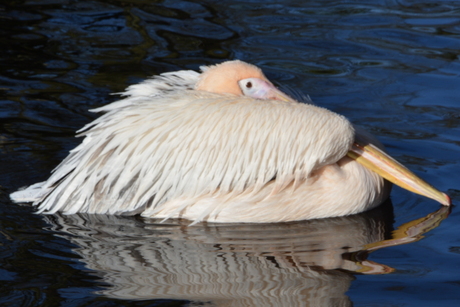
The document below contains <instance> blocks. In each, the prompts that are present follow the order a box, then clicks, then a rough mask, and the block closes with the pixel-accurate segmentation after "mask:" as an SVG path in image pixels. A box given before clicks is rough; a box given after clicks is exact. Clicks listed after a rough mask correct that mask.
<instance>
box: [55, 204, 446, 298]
mask: <svg viewBox="0 0 460 307" xmlns="http://www.w3.org/2000/svg"><path fill="white" fill-rule="evenodd" d="M392 210H393V209H392V205H391V203H390V202H387V203H386V204H385V205H383V206H381V207H379V208H377V209H374V210H372V211H370V212H366V213H362V214H358V215H354V216H348V217H339V218H330V219H320V220H311V221H302V222H293V223H280V224H260V225H257V224H255V225H254V224H236V225H234V224H199V225H193V226H189V222H187V221H180V220H175V221H167V222H165V223H161V224H160V223H158V222H156V221H155V220H150V219H141V218H137V217H120V216H107V215H90V214H77V215H51V216H46V221H47V222H48V223H50V224H51V225H52V230H53V231H56V234H57V235H58V236H62V237H63V238H65V239H67V240H69V241H70V242H72V243H73V244H75V245H76V246H77V247H76V248H73V250H74V251H75V252H76V253H77V254H78V255H79V256H81V257H82V259H81V261H82V262H83V263H84V264H85V266H86V268H88V269H90V270H91V271H93V272H94V274H95V275H96V276H98V277H100V278H101V279H102V281H103V282H104V283H105V284H107V286H106V287H104V288H103V289H102V290H100V291H98V293H99V294H101V295H103V296H105V297H110V298H116V299H129V300H150V299H173V300H187V301H195V302H200V303H203V304H205V305H209V306H214V305H216V306H351V305H352V303H351V301H350V299H349V298H348V296H347V295H346V294H345V293H346V292H347V290H348V288H349V287H350V283H351V282H352V280H354V274H356V273H358V274H387V273H390V272H393V271H394V269H393V268H391V267H388V266H386V265H385V264H381V263H376V262H373V261H370V260H367V257H368V254H369V253H370V252H372V251H374V250H376V249H380V248H384V247H388V246H395V245H400V244H406V243H410V242H413V241H416V240H419V239H420V238H421V237H422V235H423V234H424V233H425V232H427V231H429V230H431V229H433V228H434V227H437V226H438V225H439V223H440V222H441V221H442V220H443V219H445V218H446V217H447V216H448V214H449V209H448V208H447V207H442V208H441V209H440V210H438V211H436V212H434V213H431V214H429V215H428V216H426V217H424V218H421V219H418V220H414V221H411V222H408V223H406V224H403V225H401V226H399V227H398V228H397V229H396V230H393V229H392V225H393V211H392Z"/></svg>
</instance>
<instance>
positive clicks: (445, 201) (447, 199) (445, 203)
mask: <svg viewBox="0 0 460 307" xmlns="http://www.w3.org/2000/svg"><path fill="white" fill-rule="evenodd" d="M442 194H443V195H444V197H445V200H444V202H442V204H443V205H444V206H447V207H450V206H451V205H452V200H451V199H450V197H449V195H447V194H446V193H442Z"/></svg>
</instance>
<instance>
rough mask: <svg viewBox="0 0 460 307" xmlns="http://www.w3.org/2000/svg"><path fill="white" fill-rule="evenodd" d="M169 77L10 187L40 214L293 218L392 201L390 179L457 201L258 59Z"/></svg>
mask: <svg viewBox="0 0 460 307" xmlns="http://www.w3.org/2000/svg"><path fill="white" fill-rule="evenodd" d="M201 70H202V72H201V73H198V72H194V71H189V70H185V71H177V72H169V73H164V74H161V75H159V76H157V77H154V78H153V79H149V80H146V81H144V82H142V83H140V84H137V85H132V86H130V87H128V88H127V89H126V91H125V92H124V93H122V97H123V98H122V99H121V100H119V101H116V102H114V103H111V104H109V105H106V106H103V107H101V108H98V109H95V110H92V111H94V112H98V113H103V115H102V116H100V117H99V118H98V119H96V120H95V121H93V122H92V123H90V124H88V125H86V126H85V127H83V128H82V129H81V130H79V131H78V133H79V134H78V136H83V137H84V139H83V142H82V143H81V144H80V145H79V146H77V147H76V148H75V149H73V150H72V151H70V154H69V155H68V156H67V158H66V159H64V161H62V162H61V164H59V165H58V166H57V167H56V169H54V171H53V173H52V175H51V176H50V178H49V179H48V180H47V181H45V182H41V183H37V184H34V185H32V186H30V187H28V188H26V189H25V190H22V191H18V192H15V193H13V194H11V199H12V200H13V201H15V202H32V203H33V205H35V206H38V213H50V214H52V213H55V212H57V211H61V212H64V213H65V214H73V213H77V212H81V213H94V214H120V215H121V214H123V215H133V214H141V215H142V216H145V217H152V218H163V219H168V218H184V219H188V220H191V221H194V222H200V221H208V222H248V223H270V222H286V221H294V220H305V219H315V218H325V217H333V216H344V215H350V214H355V213H359V212H362V211H366V210H369V209H371V208H374V207H376V206H378V205H379V204H381V203H382V202H383V201H384V200H385V199H386V198H387V197H388V196H389V193H390V189H391V183H390V182H389V181H391V182H393V183H395V184H397V185H400V186H402V187H403V188H406V189H408V190H410V191H413V192H416V193H419V194H422V195H425V196H427V197H430V198H432V199H434V200H437V201H438V202H440V203H442V204H444V205H446V206H448V205H450V199H449V197H448V196H447V195H446V194H444V193H442V192H439V191H438V190H436V189H435V188H433V187H431V186H430V185H429V184H427V183H425V182H424V181H423V180H421V179H419V178H418V177H416V176H415V175H414V174H413V173H410V171H409V170H407V169H406V168H405V167H404V166H402V165H400V164H399V163H398V162H396V161H395V160H394V159H392V158H391V157H390V156H388V155H387V154H385V153H384V152H383V147H382V145H381V144H380V143H379V142H378V141H377V140H376V139H375V138H374V137H372V136H371V135H370V134H369V133H367V132H365V131H364V130H362V129H360V128H357V127H354V126H353V125H352V124H351V123H350V122H349V121H348V120H347V119H346V118H345V117H343V116H341V115H338V114H335V113H333V112H331V111H329V110H326V109H324V108H321V107H318V106H315V105H313V104H311V103H301V102H298V101H296V100H295V99H293V98H291V97H290V96H288V95H287V94H285V93H283V92H282V91H280V90H278V89H277V88H276V87H275V86H274V85H273V84H272V83H271V82H270V81H269V80H268V79H267V78H266V77H265V75H264V74H263V72H262V71H261V70H260V69H259V68H257V67H256V66H253V65H251V64H247V63H245V62H242V61H229V62H224V63H221V64H218V65H214V66H208V67H201Z"/></svg>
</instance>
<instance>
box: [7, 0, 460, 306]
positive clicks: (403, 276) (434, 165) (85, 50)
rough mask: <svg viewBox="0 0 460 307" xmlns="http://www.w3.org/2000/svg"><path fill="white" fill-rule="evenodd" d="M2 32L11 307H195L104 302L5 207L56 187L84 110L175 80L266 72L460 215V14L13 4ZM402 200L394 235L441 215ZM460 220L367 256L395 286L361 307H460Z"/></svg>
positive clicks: (397, 198)
mask: <svg viewBox="0 0 460 307" xmlns="http://www.w3.org/2000/svg"><path fill="white" fill-rule="evenodd" d="M0 20H1V21H2V22H1V24H0V31H1V32H0V33H1V35H0V40H1V46H2V47H1V48H0V55H1V56H0V65H1V66H0V305H2V306H3V305H4V306H7V305H8V306H186V305H189V304H195V303H190V301H193V299H190V298H184V299H181V298H171V297H165V298H163V299H162V298H158V297H157V298H154V299H150V300H146V299H142V300H136V299H132V298H131V299H128V298H114V297H109V296H107V295H104V294H101V293H100V292H97V291H99V290H100V289H103V288H104V287H110V285H107V280H105V281H104V279H103V278H102V277H101V275H98V274H97V273H95V271H96V270H95V269H94V268H91V267H88V265H87V264H86V263H85V261H84V256H83V253H80V254H79V253H78V251H79V250H81V249H82V248H83V247H82V246H80V245H79V244H78V236H79V234H78V231H77V232H75V233H73V232H72V233H73V236H74V237H76V239H75V240H73V239H71V238H69V237H66V235H68V233H70V231H68V230H66V231H67V232H66V233H65V234H66V235H64V234H63V233H64V231H63V230H62V226H56V225H53V223H52V222H50V221H49V220H47V219H46V218H45V217H42V216H40V215H35V214H34V213H33V212H34V210H33V209H31V208H29V207H27V206H18V205H14V204H12V203H11V202H10V201H9V200H8V197H7V195H8V193H10V192H13V191H15V190H16V189H17V188H19V187H21V186H24V185H28V184H32V183H35V182H38V181H42V180H45V179H46V178H47V177H48V175H49V172H50V171H51V170H52V169H53V168H54V167H55V166H56V165H57V164H58V163H59V162H60V161H61V160H62V159H63V158H64V157H65V156H66V155H67V153H68V151H69V150H71V149H72V148H73V147H75V146H76V145H77V144H78V143H79V142H80V140H79V139H77V138H74V134H75V131H76V130H78V129H79V128H81V127H82V126H83V125H85V124H86V123H88V122H90V121H91V120H92V119H94V118H95V116H96V115H95V114H93V113H90V112H88V109H91V108H95V107H98V106H101V105H104V104H107V103H110V102H112V101H114V100H115V99H116V97H115V96H111V95H109V94H110V93H116V92H120V91H123V90H124V89H125V88H126V87H127V86H129V85H130V84H133V83H137V82H139V81H142V80H144V79H146V78H148V77H149V76H152V75H156V74H159V73H162V72H166V71H174V70H181V69H194V70H196V69H198V68H199V66H201V65H207V64H213V63H219V62H221V61H223V60H227V59H241V60H244V61H247V62H250V63H252V64H255V65H257V66H259V67H261V68H262V69H263V70H264V71H265V72H266V74H267V76H268V77H269V78H270V79H271V80H273V81H274V82H276V83H277V84H285V85H289V87H291V88H295V89H298V90H300V91H302V92H303V93H305V94H308V95H310V96H311V98H312V99H313V101H314V102H315V103H316V104H318V105H321V106H324V107H326V108H329V109H331V110H333V111H335V112H337V113H340V114H343V115H344V116H346V117H347V118H349V119H350V120H351V121H352V122H353V123H355V124H359V125H361V126H363V127H365V128H366V129H367V130H368V131H370V132H371V133H372V134H374V135H375V136H377V137H378V138H379V139H380V140H381V141H382V143H384V144H385V146H386V147H387V150H388V152H389V153H390V154H391V155H392V156H393V157H395V158H397V159H398V160H399V161H401V162H402V163H403V164H405V165H406V166H408V167H409V168H410V169H411V170H413V171H414V172H415V173H416V174H418V175H419V176H421V177H423V178H424V179H426V180H427V181H429V182H430V183H432V184H433V185H434V186H436V187H437V188H438V189H440V190H442V191H446V192H447V193H448V194H449V195H450V196H451V197H452V200H453V202H454V204H459V201H460V164H459V160H460V59H459V55H460V2H459V1H454V0H452V1H428V0H420V1H415V0H414V1H403V0H401V1H396V0H387V1H383V0H382V1H329V0H327V1H196V2H192V1H142V0H137V1H116V0H111V1H70V0H69V1H59V0H29V1H11V0H7V1H3V2H2V3H1V4H0ZM391 200H392V205H393V206H392V210H393V214H394V223H393V224H392V226H391V227H392V228H393V229H396V228H398V226H400V225H402V224H404V223H407V222H409V221H411V220H414V219H418V218H421V217H423V216H426V215H427V214H429V213H430V212H433V211H435V210H436V209H438V208H439V206H440V205H439V204H437V203H435V202H434V201H431V200H428V199H425V198H423V197H421V196H417V195H414V194H412V193H409V192H407V191H403V190H402V189H400V188H395V189H394V190H393V192H392V195H391ZM457 209H458V208H456V207H454V208H453V210H452V213H451V215H450V216H449V217H448V218H447V219H446V220H444V221H443V222H442V223H441V224H440V226H438V227H437V228H435V229H433V230H431V231H429V232H428V233H426V234H425V235H424V237H423V238H422V239H421V240H419V241H417V242H413V243H410V244H406V245H400V246H394V247H388V248H383V249H380V250H377V251H375V252H373V253H371V254H370V255H369V260H371V261H374V262H377V263H383V264H385V265H387V266H389V267H392V268H394V269H395V271H394V272H393V273H390V274H383V275H382V274H379V275H362V274H352V275H350V276H352V279H353V280H352V281H350V284H349V288H348V290H347V291H346V293H345V295H346V296H347V297H348V299H349V301H350V302H351V303H352V304H353V306H458V305H460V226H459V225H460V215H459V213H458V210H457ZM144 222H145V221H142V220H136V223H140V226H139V225H138V224H136V225H138V226H136V227H143V226H145V225H144V224H142V223H144ZM58 224H59V223H58ZM77 224H78V223H77ZM50 225H52V226H50ZM59 225H60V224H59ZM72 225H74V224H72ZM77 228H78V227H77ZM61 230H62V232H60V231H61ZM120 236H121V237H120V240H122V239H126V238H124V237H123V236H122V235H120ZM262 236H263V233H262ZM191 257H193V255H191ZM95 291H96V292H95ZM198 301H199V300H198ZM207 301H212V298H209V299H208V300H204V301H202V302H201V303H202V304H207V303H206V302H207ZM197 304H198V303H197Z"/></svg>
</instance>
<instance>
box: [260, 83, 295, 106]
mask: <svg viewBox="0 0 460 307" xmlns="http://www.w3.org/2000/svg"><path fill="white" fill-rule="evenodd" d="M267 97H268V99H274V100H281V101H291V102H297V101H295V100H294V99H292V98H291V97H289V96H288V95H286V94H285V93H283V92H282V91H280V90H279V89H277V88H276V87H275V86H274V85H272V86H271V87H270V89H269V90H268V92H267Z"/></svg>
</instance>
